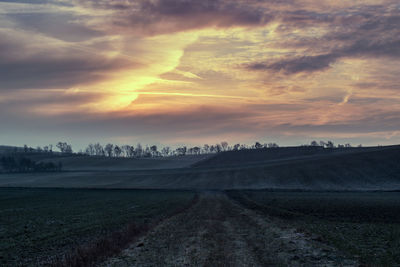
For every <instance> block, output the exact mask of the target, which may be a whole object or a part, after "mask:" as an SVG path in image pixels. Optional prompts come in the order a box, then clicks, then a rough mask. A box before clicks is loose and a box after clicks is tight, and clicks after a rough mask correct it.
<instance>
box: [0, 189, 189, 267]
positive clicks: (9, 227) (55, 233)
mask: <svg viewBox="0 0 400 267" xmlns="http://www.w3.org/2000/svg"><path fill="white" fill-rule="evenodd" d="M193 197H194V193H191V192H185V191H151V190H141V191H140V190H85V189H21V188H14V189H11V188H0V214H1V216H0V265H1V266H15V265H32V264H35V263H38V262H39V263H40V262H45V261H48V260H51V259H52V258H54V257H55V256H57V255H62V254H64V253H66V252H68V251H70V250H71V249H73V248H76V247H77V246H81V245H83V244H87V243H88V244H90V243H91V242H93V241H94V240H96V239H98V238H101V237H104V236H107V235H109V234H110V233H112V232H114V231H118V230H121V229H123V227H124V226H126V225H128V224H133V223H134V224H135V225H137V226H138V227H141V226H144V225H146V224H150V223H151V222H154V221H157V220H159V219H162V218H163V217H166V216H168V215H170V214H173V213H174V211H175V210H178V209H180V208H182V207H184V206H185V205H188V203H190V201H191V200H192V199H193Z"/></svg>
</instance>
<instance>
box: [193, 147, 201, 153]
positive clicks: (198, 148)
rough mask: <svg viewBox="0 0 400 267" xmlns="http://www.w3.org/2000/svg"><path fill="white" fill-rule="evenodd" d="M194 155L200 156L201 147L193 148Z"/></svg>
mask: <svg viewBox="0 0 400 267" xmlns="http://www.w3.org/2000/svg"><path fill="white" fill-rule="evenodd" d="M193 153H194V154H196V155H198V154H200V147H198V146H195V147H193Z"/></svg>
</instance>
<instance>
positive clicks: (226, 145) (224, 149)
mask: <svg viewBox="0 0 400 267" xmlns="http://www.w3.org/2000/svg"><path fill="white" fill-rule="evenodd" d="M221 147H222V150H223V151H226V150H227V148H228V142H225V141H223V142H221Z"/></svg>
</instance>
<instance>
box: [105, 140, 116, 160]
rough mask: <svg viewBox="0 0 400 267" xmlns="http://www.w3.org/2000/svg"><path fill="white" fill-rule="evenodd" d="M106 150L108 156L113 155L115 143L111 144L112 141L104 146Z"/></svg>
mask: <svg viewBox="0 0 400 267" xmlns="http://www.w3.org/2000/svg"><path fill="white" fill-rule="evenodd" d="M104 151H105V153H106V156H107V157H112V155H113V151H114V145H113V144H110V143H109V144H107V145H106V146H105V147H104Z"/></svg>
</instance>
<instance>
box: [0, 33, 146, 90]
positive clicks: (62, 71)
mask: <svg viewBox="0 0 400 267" xmlns="http://www.w3.org/2000/svg"><path fill="white" fill-rule="evenodd" d="M10 38H11V37H10ZM24 41H25V40H24ZM30 45H31V44H29V43H23V42H22V41H21V40H12V39H0V48H1V49H0V91H4V90H12V89H36V88H39V89H46V88H69V87H71V86H75V85H80V84H87V83H93V82H96V81H99V80H102V79H106V78H107V72H108V71H115V70H118V69H123V68H127V67H130V68H134V67H138V66H139V64H138V63H135V62H132V61H130V60H126V59H124V58H112V59H110V58H107V57H105V56H102V55H101V54H96V53H88V52H85V51H81V50H80V49H79V47H78V49H77V48H74V47H67V48H63V49H61V50H60V49H56V48H54V47H51V46H50V47H46V46H44V47H43V48H40V49H37V48H32V47H31V46H30ZM35 45H36V46H39V44H38V43H37V44H36V43H35Z"/></svg>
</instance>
